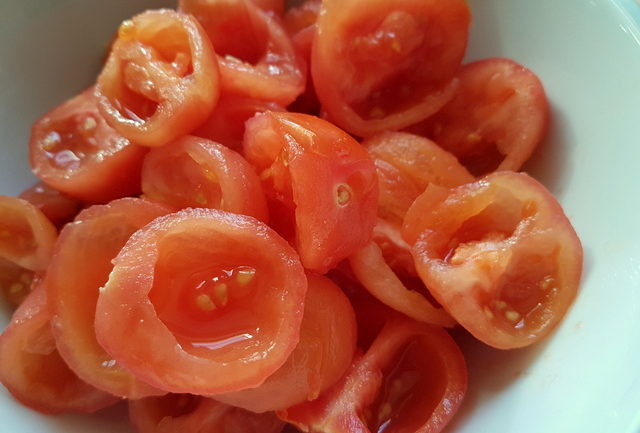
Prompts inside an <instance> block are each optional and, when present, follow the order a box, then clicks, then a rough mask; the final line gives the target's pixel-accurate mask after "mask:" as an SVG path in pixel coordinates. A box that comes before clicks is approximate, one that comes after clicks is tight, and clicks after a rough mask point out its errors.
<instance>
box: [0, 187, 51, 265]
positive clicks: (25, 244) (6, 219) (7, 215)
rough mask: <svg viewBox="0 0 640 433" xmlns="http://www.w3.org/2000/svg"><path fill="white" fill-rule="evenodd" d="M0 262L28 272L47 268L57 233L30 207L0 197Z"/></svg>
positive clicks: (22, 202) (39, 213) (26, 204)
mask: <svg viewBox="0 0 640 433" xmlns="http://www.w3.org/2000/svg"><path fill="white" fill-rule="evenodd" d="M0 217H1V218H0V259H5V260H8V261H10V262H12V263H15V264H16V265H18V266H20V267H22V268H25V269H28V270H31V271H43V270H45V269H46V268H47V265H48V264H49V260H50V259H51V253H52V251H53V244H54V243H55V241H56V238H57V237H58V231H57V230H56V228H55V226H54V225H53V224H52V223H51V222H50V221H49V220H48V219H47V217H46V216H44V214H43V213H42V212H41V211H40V210H39V209H38V208H37V207H35V206H34V205H32V204H31V203H29V202H28V201H26V200H22V199H20V198H16V197H9V196H3V195H0Z"/></svg>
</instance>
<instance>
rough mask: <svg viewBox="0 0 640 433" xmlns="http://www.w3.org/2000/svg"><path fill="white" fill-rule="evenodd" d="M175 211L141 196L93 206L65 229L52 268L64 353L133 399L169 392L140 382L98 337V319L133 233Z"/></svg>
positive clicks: (81, 371) (50, 285)
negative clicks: (105, 289) (116, 261)
mask: <svg viewBox="0 0 640 433" xmlns="http://www.w3.org/2000/svg"><path fill="white" fill-rule="evenodd" d="M169 212H171V210H170V209H169V208H167V207H165V206H163V205H160V204H157V203H152V202H149V201H146V200H142V199H138V198H123V199H120V200H115V201H113V202H111V203H109V204H107V205H102V206H92V207H90V208H88V209H86V210H84V211H82V212H80V214H79V215H78V217H77V218H76V219H75V221H74V223H73V224H68V225H66V226H65V227H64V228H63V229H62V231H61V232H60V238H59V239H58V242H57V244H56V249H55V252H54V256H53V259H52V260H51V264H50V265H49V269H48V271H47V290H48V297H49V304H50V306H51V309H52V315H53V316H52V318H51V323H52V325H53V333H54V336H55V338H56V344H57V346H58V350H59V351H60V355H61V356H62V357H63V359H64V360H65V361H66V362H67V364H68V365H69V367H70V368H71V369H72V370H73V371H74V372H75V373H76V374H77V375H78V376H79V377H80V378H81V379H82V380H84V381H85V382H87V383H89V384H91V385H93V386H95V387H96V388H98V389H101V390H103V391H106V392H109V393H111V394H114V395H117V396H119V397H127V398H141V397H146V396H148V395H160V394H164V392H162V391H159V390H157V389H154V388H152V387H151V386H149V385H147V384H146V383H144V382H141V381H139V380H137V379H136V378H135V377H134V376H132V375H131V374H130V373H129V372H128V371H126V370H124V369H123V368H122V367H120V366H119V365H118V364H117V363H116V361H114V360H113V358H112V357H111V356H109V355H108V354H107V353H106V352H105V351H104V349H103V348H102V347H101V346H100V345H99V344H98V342H97V341H96V336H95V331H94V326H93V322H94V318H95V309H96V302H97V301H98V293H99V289H100V287H102V286H104V285H105V283H106V282H107V280H108V278H109V273H110V272H111V270H112V269H113V264H112V263H111V260H113V258H114V257H115V256H116V255H117V254H118V252H119V251H120V249H121V248H122V247H123V246H124V244H125V242H127V240H128V239H129V237H130V236H131V235H132V234H133V233H134V232H136V231H137V230H139V229H140V228H142V227H143V226H145V225H146V224H147V223H149V222H150V221H152V220H153V219H155V218H157V217H159V216H161V215H165V214H167V213H169Z"/></svg>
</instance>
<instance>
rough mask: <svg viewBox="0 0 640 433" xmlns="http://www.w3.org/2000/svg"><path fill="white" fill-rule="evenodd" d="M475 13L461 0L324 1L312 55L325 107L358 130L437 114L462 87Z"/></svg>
mask: <svg viewBox="0 0 640 433" xmlns="http://www.w3.org/2000/svg"><path fill="white" fill-rule="evenodd" d="M470 19H471V15H470V12H469V8H468V6H467V4H466V2H464V1H463V0H451V1H447V2H442V1H439V0H426V1H420V2H417V1H413V0H402V1H394V2H389V1H386V0H374V1H369V2H367V7H366V8H362V3H361V2H360V1H358V0H324V1H323V2H322V12H321V13H320V15H319V17H318V23H317V26H318V30H317V33H316V38H315V40H314V43H313V49H312V61H311V74H312V76H313V81H314V84H315V88H316V90H317V93H318V98H319V99H320V102H321V103H322V106H323V108H324V110H326V112H327V113H328V115H329V117H330V118H331V119H332V120H333V121H334V122H335V123H336V124H337V125H338V126H340V127H342V128H344V129H345V130H346V131H348V132H350V133H352V134H355V135H358V136H361V137H364V136H370V135H373V134H375V133H378V132H382V131H384V130H394V129H400V128H403V127H406V126H409V125H411V124H413V123H416V122H419V121H420V120H423V119H425V118H427V117H428V116H430V115H432V114H433V113H435V112H436V111H438V110H439V109H440V108H441V107H442V106H443V105H444V104H445V103H446V102H447V101H448V100H449V99H451V97H452V96H453V93H454V91H455V88H456V86H457V82H456V81H455V80H454V76H455V73H456V72H457V69H458V67H459V66H460V62H461V60H462V57H463V55H464V51H465V49H466V45H467V36H468V29H469V23H470ZM436 41H437V42H436Z"/></svg>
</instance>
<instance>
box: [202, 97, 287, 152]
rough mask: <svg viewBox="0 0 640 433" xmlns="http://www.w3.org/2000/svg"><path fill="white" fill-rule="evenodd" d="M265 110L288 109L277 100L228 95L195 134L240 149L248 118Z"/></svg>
mask: <svg viewBox="0 0 640 433" xmlns="http://www.w3.org/2000/svg"><path fill="white" fill-rule="evenodd" d="M265 111H286V110H285V108H284V107H282V106H280V105H278V104H276V103H275V102H268V101H262V100H260V99H253V98H248V97H246V96H235V95H228V96H223V97H222V98H220V100H219V101H218V105H216V108H215V109H214V110H213V113H211V116H209V118H208V119H207V120H206V121H205V122H204V123H203V124H202V126H200V127H199V128H198V129H196V130H195V131H193V133H192V134H193V135H195V136H198V137H204V138H208V139H209V140H213V141H216V142H218V143H220V144H224V145H225V146H227V147H229V148H231V149H233V150H237V151H240V150H241V149H242V140H243V138H244V124H245V122H246V121H247V120H249V119H250V118H252V117H253V116H255V115H256V113H263V112H265Z"/></svg>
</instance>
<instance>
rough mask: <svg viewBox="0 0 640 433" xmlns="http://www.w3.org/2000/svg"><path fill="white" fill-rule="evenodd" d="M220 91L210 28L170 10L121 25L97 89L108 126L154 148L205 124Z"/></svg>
mask: <svg viewBox="0 0 640 433" xmlns="http://www.w3.org/2000/svg"><path fill="white" fill-rule="evenodd" d="M219 91H220V86H219V82H218V65H217V63H216V58H215V52H214V51H213V47H212V46H211V42H209V39H208V38H207V35H206V34H205V32H204V30H203V29H202V27H201V26H200V25H199V24H198V22H197V21H196V20H195V18H193V17H192V16H190V15H186V14H181V13H178V12H176V11H173V10H169V9H161V10H150V11H147V12H144V13H142V14H140V15H137V16H135V17H133V18H132V19H130V20H126V21H124V22H123V23H122V24H121V25H120V29H119V30H118V39H116V41H115V42H114V44H113V47H112V49H111V54H110V55H109V59H108V60H107V63H106V64H105V66H104V68H103V69H102V72H101V73H100V76H99V77H98V84H97V86H96V95H97V96H98V105H99V108H100V111H101V112H102V114H103V115H104V117H105V119H106V120H107V122H108V123H109V124H110V125H111V126H112V127H113V128H114V129H116V130H117V131H118V132H119V133H120V134H122V135H123V136H125V137H126V138H128V139H129V140H131V141H133V142H134V143H136V144H139V145H143V146H152V147H154V146H162V145H165V144H167V143H168V142H170V141H172V140H174V139H176V138H178V137H180V136H182V135H184V134H188V133H189V132H191V131H192V130H193V129H195V128H196V127H198V126H200V124H201V123H202V122H204V120H205V119H206V118H207V117H208V116H209V114H211V111H212V110H213V107H214V106H215V105H216V102H217V100H218V95H219Z"/></svg>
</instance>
